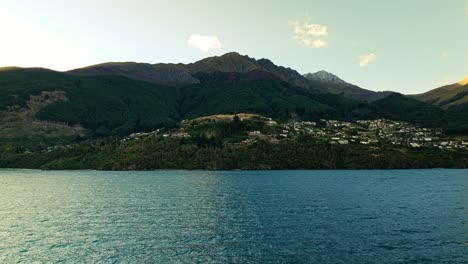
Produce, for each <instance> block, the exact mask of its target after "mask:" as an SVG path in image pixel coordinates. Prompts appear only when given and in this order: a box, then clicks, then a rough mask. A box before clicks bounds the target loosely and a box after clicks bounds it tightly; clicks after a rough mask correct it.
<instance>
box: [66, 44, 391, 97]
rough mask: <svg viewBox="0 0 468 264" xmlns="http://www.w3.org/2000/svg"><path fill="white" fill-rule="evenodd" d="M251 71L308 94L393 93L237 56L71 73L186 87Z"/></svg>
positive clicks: (131, 64) (325, 74)
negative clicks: (202, 78)
mask: <svg viewBox="0 0 468 264" xmlns="http://www.w3.org/2000/svg"><path fill="white" fill-rule="evenodd" d="M251 71H257V72H264V73H269V74H271V77H275V78H277V79H278V80H282V81H285V82H287V83H289V84H291V85H293V86H296V87H300V88H304V89H307V90H315V91H319V92H323V93H333V94H340V95H344V96H346V97H349V98H353V99H359V100H365V101H369V102H370V101H375V100H377V99H382V98H384V97H385V96H387V95H389V94H390V93H391V92H374V91H371V90H366V89H362V88H360V87H358V86H356V85H352V84H349V83H347V82H345V81H343V80H341V79H339V78H338V77H337V76H335V75H333V74H331V73H328V72H325V71H320V72H316V73H308V74H305V75H301V74H300V73H298V72H297V71H295V70H293V69H291V68H286V67H282V66H277V65H275V64H274V63H273V62H271V61H270V60H268V59H259V60H256V59H254V58H250V57H248V56H243V55H240V54H239V53H236V52H231V53H227V54H224V55H222V56H219V57H218V56H215V57H209V58H206V59H203V60H200V61H197V62H195V63H190V64H162V63H158V64H148V63H135V62H119V63H113V62H110V63H103V64H98V65H93V66H88V67H85V68H81V69H75V70H72V71H69V72H68V73H72V74H77V75H121V76H125V77H128V78H132V79H136V80H143V81H149V82H153V83H156V84H161V85H169V86H186V85H191V84H196V83H199V80H198V79H197V78H196V77H195V75H196V74H197V73H213V72H224V73H230V72H235V73H247V72H251Z"/></svg>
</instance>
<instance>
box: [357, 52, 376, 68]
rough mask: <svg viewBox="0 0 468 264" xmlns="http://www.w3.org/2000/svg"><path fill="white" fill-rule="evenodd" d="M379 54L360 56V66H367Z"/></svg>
mask: <svg viewBox="0 0 468 264" xmlns="http://www.w3.org/2000/svg"><path fill="white" fill-rule="evenodd" d="M376 59H377V56H376V55H375V54H374V53H369V54H366V55H362V56H359V66H361V67H366V66H367V65H368V64H369V63H371V62H373V61H375V60H376Z"/></svg>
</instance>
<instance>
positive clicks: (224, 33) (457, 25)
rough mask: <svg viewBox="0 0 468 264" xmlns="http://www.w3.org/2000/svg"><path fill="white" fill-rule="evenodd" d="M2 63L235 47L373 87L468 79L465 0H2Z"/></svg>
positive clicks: (194, 55) (49, 64)
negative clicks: (324, 71) (327, 72)
mask: <svg viewBox="0 0 468 264" xmlns="http://www.w3.org/2000/svg"><path fill="white" fill-rule="evenodd" d="M0 36H1V37H0V66H20V67H35V66H40V67H45V68H50V69H54V70H61V71H62V70H70V69H73V68H79V67H83V66H87V65H92V64H97V63H102V62H108V61H137V62H148V63H159V62H171V63H179V62H182V63H189V62H194V61H197V60H199V59H202V58H205V57H210V56H219V55H222V54H224V53H227V52H231V51H236V52H239V53H240V54H243V55H248V56H250V57H253V58H257V59H260V58H268V59H270V60H272V61H273V62H274V63H275V64H277V65H281V66H286V67H291V68H293V69H295V70H297V71H298V72H299V73H301V74H305V73H308V72H316V71H320V70H326V71H329V72H331V73H334V74H336V75H337V76H339V77H340V78H342V79H344V80H345V81H348V82H350V83H353V84H356V85H359V86H361V87H363V88H367V89H370V90H375V91H381V90H392V91H397V92H401V93H405V94H414V93H420V92H424V91H427V90H430V89H432V88H435V87H438V86H441V85H444V84H449V83H455V82H457V81H459V80H461V79H463V78H465V77H468V0H450V1H447V0H411V1H408V0H393V1H376V0H353V1H349V0H327V1H323V0H291V1H281V0H265V1H264V0H258V1H255V0H236V1H223V0H197V1H193V0H168V1H163V0H153V1H151V0H112V1H108V0H82V1H63V0H41V1H37V0H15V1H12V0H0Z"/></svg>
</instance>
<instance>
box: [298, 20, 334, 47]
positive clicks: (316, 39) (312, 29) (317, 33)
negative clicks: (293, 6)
mask: <svg viewBox="0 0 468 264" xmlns="http://www.w3.org/2000/svg"><path fill="white" fill-rule="evenodd" d="M291 26H292V27H293V32H294V39H296V40H297V41H299V43H301V44H303V45H306V46H309V47H312V48H321V47H325V46H327V45H328V42H327V41H326V40H324V39H323V38H326V37H328V28H327V27H326V26H323V25H319V24H309V23H302V24H301V23H299V22H297V21H296V22H292V23H291Z"/></svg>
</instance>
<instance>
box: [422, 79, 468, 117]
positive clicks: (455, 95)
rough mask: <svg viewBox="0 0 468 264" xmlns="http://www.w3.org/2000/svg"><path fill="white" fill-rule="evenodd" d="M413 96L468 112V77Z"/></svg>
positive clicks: (451, 109)
mask: <svg viewBox="0 0 468 264" xmlns="http://www.w3.org/2000/svg"><path fill="white" fill-rule="evenodd" d="M413 97H414V98H416V99H418V100H421V101H424V102H427V103H430V104H433V105H436V106H439V107H442V108H443V109H446V110H450V111H463V112H468V78H465V79H463V80H461V81H459V82H457V83H454V84H450V85H445V86H442V87H439V88H436V89H433V90H430V91H429V92H426V93H422V94H417V95H413Z"/></svg>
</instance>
